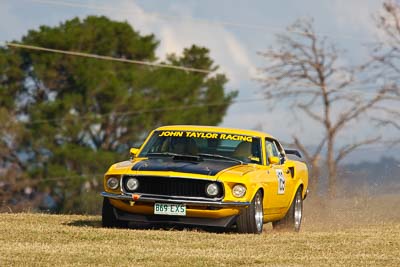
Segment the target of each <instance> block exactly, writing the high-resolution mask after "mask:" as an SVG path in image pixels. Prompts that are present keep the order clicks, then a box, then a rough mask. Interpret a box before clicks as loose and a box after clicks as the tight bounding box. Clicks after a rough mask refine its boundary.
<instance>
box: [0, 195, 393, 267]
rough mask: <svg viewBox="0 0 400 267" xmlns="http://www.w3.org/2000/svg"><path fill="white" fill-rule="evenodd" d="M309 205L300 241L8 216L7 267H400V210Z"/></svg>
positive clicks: (1, 255) (352, 203)
mask: <svg viewBox="0 0 400 267" xmlns="http://www.w3.org/2000/svg"><path fill="white" fill-rule="evenodd" d="M389 198H390V199H391V200H392V201H393V200H394V201H399V197H398V196H389ZM307 201H309V203H307ZM307 201H306V203H305V204H306V207H305V208H306V211H307V214H306V217H305V221H304V225H303V226H304V227H303V230H302V231H301V232H300V233H297V234H296V233H277V232H273V231H272V230H271V226H270V225H265V233H263V234H262V235H239V234H235V233H225V234H218V233H210V232H205V231H200V230H183V231H178V230H132V229H103V228H100V217H98V216H78V215H45V214H29V213H20V214H0V241H1V246H0V266H11V265H12V266H15V265H24V266H26V265H40V266H43V265H44V266H50V265H51V266H54V265H69V266H70V265H76V266H88V265H89V266H90V265H92V266H94V265H96V266H97V265H103V266H117V265H121V266H266V265H270V266H332V265H336V266H344V265H345V266H366V265H370V266H400V217H399V216H400V215H399V213H400V212H399V206H400V205H397V206H395V205H393V207H389V208H392V210H389V208H384V206H380V205H382V204H385V203H386V204H387V202H386V201H385V200H382V199H381V200H379V201H378V200H377V201H372V202H370V203H368V201H367V204H366V202H365V200H362V201H361V200H360V199H358V200H356V199H352V200H346V201H347V202H346V201H344V202H343V201H342V202H340V201H339V202H337V203H329V204H326V203H325V204H321V203H320V202H319V201H317V200H312V199H310V200H307ZM360 201H361V203H363V204H359V203H360ZM397 203H398V202H397ZM340 205H343V206H340ZM357 205H361V206H362V207H361V208H360V207H358V208H357ZM365 205H366V206H367V208H366V207H365ZM344 207H347V208H344ZM393 208H394V210H393ZM360 210H361V211H362V212H360ZM385 211H386V212H385ZM353 212H356V213H355V214H353ZM368 214H370V215H371V216H366V215H368ZM382 214H383V215H385V217H382ZM387 214H389V216H386V215H387ZM350 215H352V216H350ZM349 216H350V217H349Z"/></svg>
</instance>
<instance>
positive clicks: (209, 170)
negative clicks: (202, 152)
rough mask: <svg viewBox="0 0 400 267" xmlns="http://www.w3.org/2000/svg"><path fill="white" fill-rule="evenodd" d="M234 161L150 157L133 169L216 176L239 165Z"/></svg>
mask: <svg viewBox="0 0 400 267" xmlns="http://www.w3.org/2000/svg"><path fill="white" fill-rule="evenodd" d="M238 164H239V163H237V162H234V161H224V160H210V159H204V160H202V161H182V160H174V159H173V158H172V157H162V158H150V159H146V160H142V161H139V162H138V163H136V164H135V165H134V166H133V167H132V170H133V171H173V172H184V173H195V174H204V175H210V176H214V175H216V174H217V173H219V172H220V171H222V170H224V169H227V168H230V167H232V166H235V165H238Z"/></svg>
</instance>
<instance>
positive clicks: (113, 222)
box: [101, 198, 128, 228]
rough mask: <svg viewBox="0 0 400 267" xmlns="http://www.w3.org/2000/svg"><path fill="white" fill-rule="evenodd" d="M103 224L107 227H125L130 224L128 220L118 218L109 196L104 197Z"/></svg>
mask: <svg viewBox="0 0 400 267" xmlns="http://www.w3.org/2000/svg"><path fill="white" fill-rule="evenodd" d="M101 225H102V226H103V227H106V228H125V227H127V226H128V223H127V222H126V221H120V220H117V218H116V217H115V213H114V207H113V206H112V205H111V204H110V200H109V199H108V198H104V199H103V209H102V212H101Z"/></svg>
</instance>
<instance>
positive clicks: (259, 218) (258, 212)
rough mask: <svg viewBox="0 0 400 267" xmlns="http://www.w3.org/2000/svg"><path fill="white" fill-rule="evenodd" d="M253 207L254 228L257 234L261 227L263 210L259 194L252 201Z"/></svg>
mask: <svg viewBox="0 0 400 267" xmlns="http://www.w3.org/2000/svg"><path fill="white" fill-rule="evenodd" d="M254 207H255V221H256V227H257V230H258V232H261V231H262V227H263V208H262V198H261V195H260V194H257V195H256V199H255V201H254Z"/></svg>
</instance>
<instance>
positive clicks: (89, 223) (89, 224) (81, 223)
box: [63, 219, 102, 228]
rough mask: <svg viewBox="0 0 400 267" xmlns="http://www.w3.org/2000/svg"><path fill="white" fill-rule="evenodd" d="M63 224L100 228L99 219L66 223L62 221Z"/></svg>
mask: <svg viewBox="0 0 400 267" xmlns="http://www.w3.org/2000/svg"><path fill="white" fill-rule="evenodd" d="M63 225H68V226H77V227H93V228H101V227H102V226H101V221H100V220H94V219H93V220H75V221H72V222H68V223H63Z"/></svg>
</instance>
